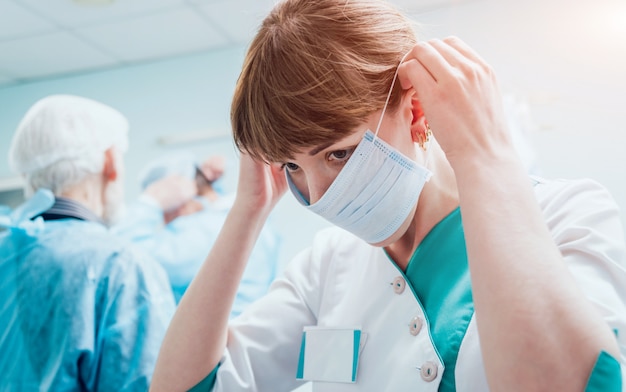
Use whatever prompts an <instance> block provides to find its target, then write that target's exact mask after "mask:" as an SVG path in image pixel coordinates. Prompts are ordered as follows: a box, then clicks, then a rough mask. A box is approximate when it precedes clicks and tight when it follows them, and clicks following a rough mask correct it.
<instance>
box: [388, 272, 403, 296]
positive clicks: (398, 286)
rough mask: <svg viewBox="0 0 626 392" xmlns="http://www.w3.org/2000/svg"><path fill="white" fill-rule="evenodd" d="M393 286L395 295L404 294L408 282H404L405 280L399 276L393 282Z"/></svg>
mask: <svg viewBox="0 0 626 392" xmlns="http://www.w3.org/2000/svg"><path fill="white" fill-rule="evenodd" d="M391 285H392V286H393V291H394V293H396V294H402V292H403V291H404V287H405V286H406V282H405V281H404V278H402V276H398V277H396V278H395V279H394V280H393V282H392V283H391Z"/></svg>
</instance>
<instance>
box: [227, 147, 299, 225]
mask: <svg viewBox="0 0 626 392" xmlns="http://www.w3.org/2000/svg"><path fill="white" fill-rule="evenodd" d="M286 190H287V181H286V179H285V173H284V172H283V170H282V169H281V168H280V164H268V163H265V162H262V161H259V160H257V159H254V158H252V157H251V156H250V155H249V154H247V153H241V160H240V167H239V184H238V186H237V200H238V201H239V202H242V203H244V205H245V206H247V207H251V208H254V209H255V210H258V211H261V212H265V213H267V214H269V212H270V211H271V210H272V208H274V206H275V205H276V203H277V202H278V200H280V198H281V196H282V195H283V194H284V193H285V191H286Z"/></svg>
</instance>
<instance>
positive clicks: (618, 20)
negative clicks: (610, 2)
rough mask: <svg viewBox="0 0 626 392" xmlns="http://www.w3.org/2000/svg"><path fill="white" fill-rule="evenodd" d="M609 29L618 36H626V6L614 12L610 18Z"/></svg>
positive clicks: (621, 6)
mask: <svg viewBox="0 0 626 392" xmlns="http://www.w3.org/2000/svg"><path fill="white" fill-rule="evenodd" d="M609 24H610V25H609V27H610V29H611V30H612V31H613V32H614V33H617V34H626V6H624V5H622V4H620V7H619V8H617V9H615V10H613V11H612V12H611V14H610V16H609Z"/></svg>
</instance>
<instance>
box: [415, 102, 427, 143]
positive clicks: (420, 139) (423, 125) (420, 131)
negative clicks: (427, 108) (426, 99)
mask: <svg viewBox="0 0 626 392" xmlns="http://www.w3.org/2000/svg"><path fill="white" fill-rule="evenodd" d="M411 114H412V115H413V119H412V120H411V137H412V139H413V142H414V143H419V144H420V146H422V145H423V144H424V143H425V142H426V141H427V140H428V136H429V134H428V133H429V129H428V122H427V121H426V117H425V116H424V109H422V104H421V103H420V101H419V100H418V99H417V97H416V96H415V95H413V96H412V97H411Z"/></svg>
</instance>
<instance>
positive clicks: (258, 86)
mask: <svg viewBox="0 0 626 392" xmlns="http://www.w3.org/2000/svg"><path fill="white" fill-rule="evenodd" d="M231 119H232V126H233V130H234V137H235V142H236V144H237V146H238V147H239V148H240V150H241V151H242V159H241V173H240V186H239V189H238V193H237V201H236V202H235V205H234V206H233V208H232V210H231V213H230V215H229V217H228V219H227V221H226V224H225V225H224V228H223V230H222V232H221V234H220V238H219V239H218V241H217V243H216V245H215V246H214V247H213V249H212V251H211V253H210V254H209V255H208V257H207V260H206V261H205V263H204V265H203V267H202V269H201V271H200V272H199V274H198V275H197V277H196V279H195V280H194V282H193V283H192V284H191V286H190V287H189V289H188V291H187V293H186V295H185V297H184V298H183V300H182V302H181V303H180V305H179V307H178V310H177V312H176V315H175V317H174V320H173V322H172V324H171V326H170V328H169V331H168V335H167V336H166V339H165V341H164V343H163V346H162V349H161V352H160V356H159V360H158V363H157V368H156V371H155V375H154V381H153V389H154V390H157V391H161V390H163V391H169V390H183V389H189V388H193V389H194V390H214V391H244V390H245V391H251V390H252V391H290V390H293V389H294V388H296V387H298V386H299V385H301V384H302V383H304V382H306V381H311V382H312V388H313V390H314V391H348V390H350V391H353V390H358V391H455V390H459V391H487V390H495V391H500V390H506V391H515V390H519V391H531V390H532V391H534V390H546V391H555V390H562V391H580V390H588V391H621V390H622V377H623V374H622V370H621V369H623V367H624V361H625V355H626V305H625V303H626V265H625V263H626V260H625V246H624V239H623V230H622V227H621V223H620V220H619V215H618V211H617V207H616V204H615V202H614V201H613V200H612V198H611V196H610V195H609V194H608V192H607V191H606V190H605V189H604V188H602V187H601V186H600V185H598V184H596V183H594V182H592V181H589V180H574V181H549V180H544V179H539V178H530V177H529V176H528V175H527V174H526V171H525V170H524V167H523V165H522V163H521V162H520V160H519V158H518V157H517V155H516V153H515V150H514V147H513V145H512V142H511V137H510V136H509V134H508V132H507V130H506V125H505V123H506V120H505V118H504V115H503V110H502V100H501V97H500V93H499V91H498V86H497V82H496V79H495V76H494V72H493V70H492V69H491V68H490V67H489V65H488V64H486V63H485V62H484V61H483V60H482V59H481V58H480V56H479V55H478V54H476V52H475V51H474V50H473V49H471V48H470V47H468V45H466V44H465V43H464V42H462V41H461V40H459V39H458V38H446V39H443V40H432V41H428V42H419V41H418V40H417V39H416V37H415V35H414V33H413V30H412V28H411V22H410V21H408V20H407V19H406V18H405V17H404V16H403V15H401V14H400V13H398V12H397V11H396V10H394V9H393V8H392V7H390V6H389V5H388V4H386V3H384V2H381V1H375V0H358V1H347V0H320V1H308V0H286V1H284V2H282V3H279V4H278V5H276V7H275V8H274V10H273V11H272V12H271V13H270V15H268V16H267V17H266V19H265V20H264V22H263V24H262V26H261V27H260V30H259V32H258V33H257V35H256V37H255V39H254V40H253V42H252V43H251V46H250V48H249V50H248V53H247V56H246V59H245V62H244V65H243V69H242V72H241V75H240V78H239V80H238V83H237V87H236V90H235V94H234V98H233V103H232V111H231ZM287 190H289V191H290V193H292V194H293V195H294V196H295V197H296V199H297V200H298V201H299V202H300V203H301V204H302V205H303V206H304V207H305V208H307V209H309V210H311V211H312V212H314V213H316V214H319V215H320V216H322V217H324V218H326V219H327V220H328V221H330V222H332V223H333V224H335V225H336V226H337V227H336V228H332V229H329V230H326V231H322V232H320V233H319V234H318V235H317V237H316V238H315V240H314V243H313V245H312V247H311V248H309V249H307V250H304V251H303V252H302V253H300V254H299V255H298V256H297V257H296V258H295V259H294V260H293V261H292V262H291V263H290V265H289V266H288V268H287V270H286V271H285V273H284V276H283V277H281V278H279V279H278V280H277V281H276V282H275V283H274V285H273V286H272V288H271V289H270V292H269V293H268V295H267V296H265V297H264V298H262V299H261V300H259V301H258V302H257V303H255V304H254V305H253V306H252V307H251V308H249V309H248V311H246V312H244V313H243V314H242V315H241V316H240V317H239V318H237V319H235V320H233V321H232V322H231V323H230V324H229V323H228V313H229V308H230V305H231V304H232V302H233V298H234V296H235V293H236V291H237V286H238V284H239V279H240V277H241V275H242V273H243V270H244V267H245V264H246V260H247V258H248V256H249V254H250V250H251V249H252V246H253V244H254V242H255V239H256V237H257V235H258V233H259V231H260V229H261V227H262V226H263V222H264V221H265V219H266V217H267V216H268V214H269V213H270V211H271V210H272V208H273V207H274V205H275V204H276V203H277V201H278V200H279V198H280V197H281V196H282V195H283V193H285V192H286V191H287Z"/></svg>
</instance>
